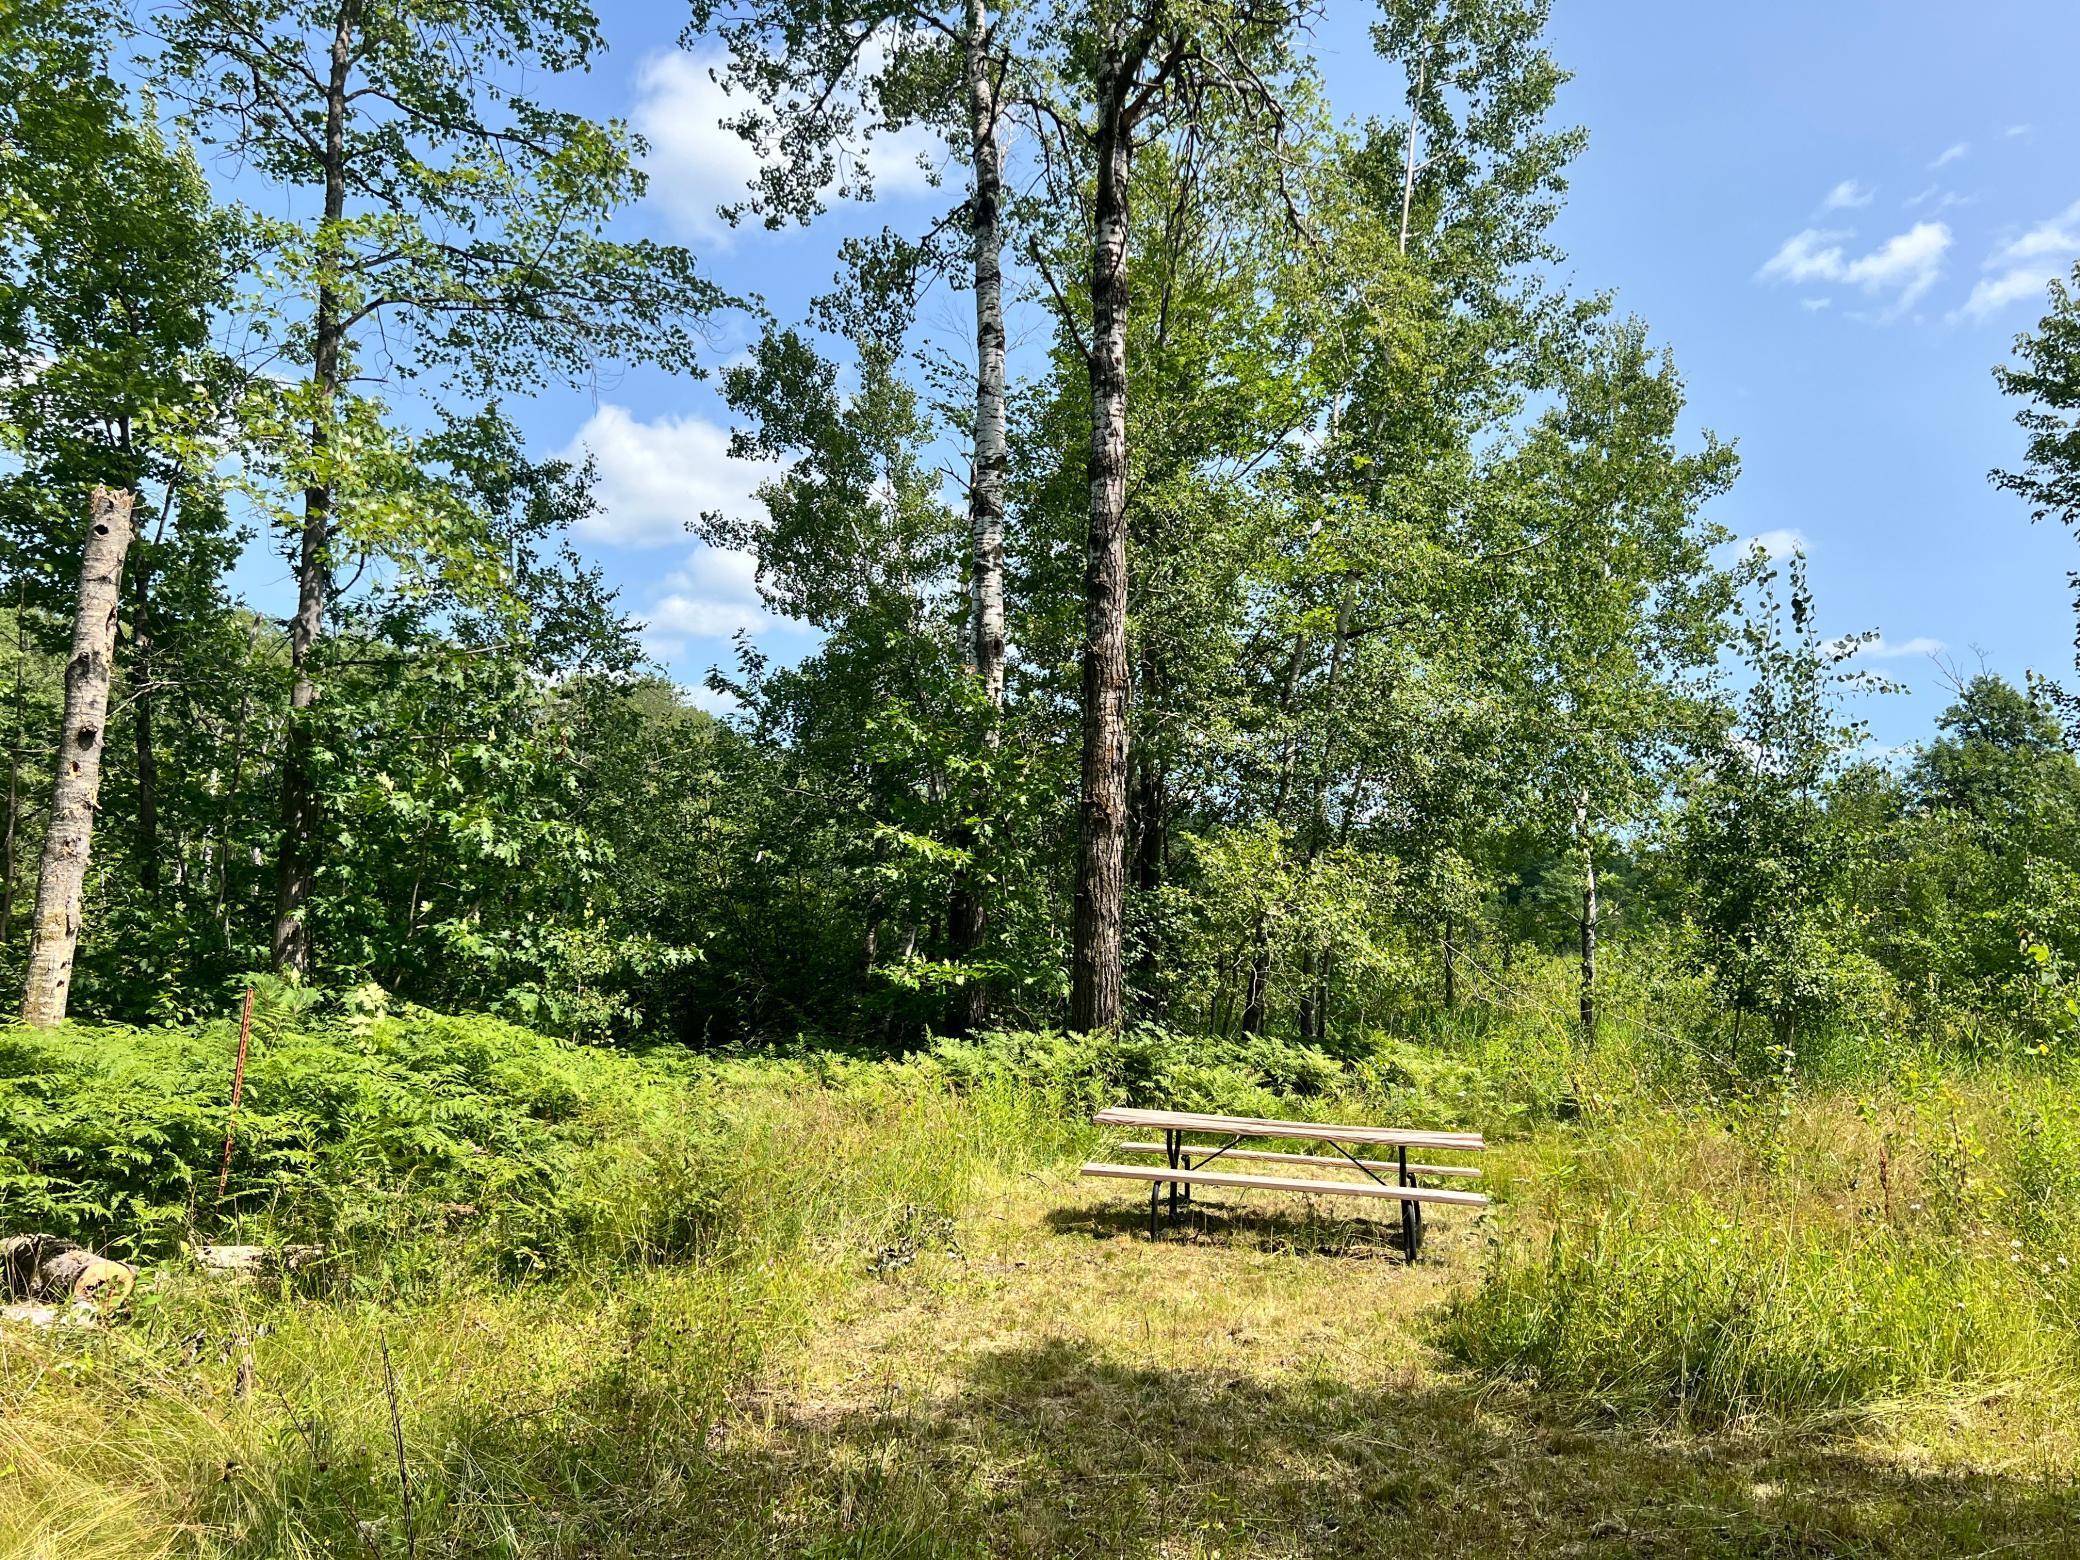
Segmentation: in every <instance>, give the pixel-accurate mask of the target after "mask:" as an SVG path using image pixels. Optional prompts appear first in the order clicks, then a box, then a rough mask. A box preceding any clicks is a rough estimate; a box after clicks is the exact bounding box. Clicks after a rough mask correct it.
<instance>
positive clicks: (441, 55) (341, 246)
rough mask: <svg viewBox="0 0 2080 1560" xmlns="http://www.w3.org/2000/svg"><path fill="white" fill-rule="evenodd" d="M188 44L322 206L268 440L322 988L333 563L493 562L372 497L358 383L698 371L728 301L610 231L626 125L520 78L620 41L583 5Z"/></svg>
mask: <svg viewBox="0 0 2080 1560" xmlns="http://www.w3.org/2000/svg"><path fill="white" fill-rule="evenodd" d="M165 39H166V49H165V60H164V64H165V70H166V74H167V77H168V79H169V81H170V82H171V84H172V85H173V87H174V90H175V91H176V92H177V93H178V94H179V95H180V96H181V98H182V99H183V100H184V102H185V104H186V107H187V111H188V117H189V120H190V122H191V123H192V124H193V125H194V126H195V127H196V129H197V132H198V133H199V134H201V135H202V136H203V137H204V138H205V139H208V140H211V141H213V142H216V143H218V144H222V145H224V146H226V147H227V148H229V149H230V150H232V151H233V152H235V153H237V154H238V155H240V156H242V157H244V158H245V159H247V160H248V161H249V163H250V164H251V165H252V166H253V167H255V168H256V169H257V170H258V171H259V172H260V173H261V174H263V175H265V176H266V177H268V178H271V179H273V180H274V181H276V182H277V183H279V184H281V185H283V186H285V187H287V188H290V189H292V190H295V191H298V192H300V193H301V194H303V195H305V196H307V197H309V198H310V199H311V200H312V201H313V202H314V203H315V210H314V211H313V213H312V215H311V216H310V217H308V218H307V219H297V218H271V219H268V220H266V221H261V222H256V224H255V227H256V231H257V232H258V234H259V235H260V237H261V239H262V241H263V242H264V244H265V245H266V246H267V247H268V249H269V250H270V251H271V254H272V258H273V260H274V262H275V264H276V267H277V269H278V272H279V274H281V275H282V276H283V277H285V278H286V280H287V291H288V296H287V298H286V299H285V300H284V301H283V303H282V324H283V334H282V335H281V338H280V343H279V344H280V350H281V353H282V356H283V357H284V358H285V359H286V360H287V361H288V362H289V363H290V364H293V365H295V366H296V367H297V368H298V369H299V370H300V371H301V374H302V376H303V377H302V381H301V383H300V384H299V385H298V386H297V387H295V388H294V389H293V390H290V391H287V392H285V393H283V394H281V395H279V396H278V397H276V398H275V401H276V404H275V405H274V406H273V407H272V408H271V409H270V411H269V413H268V423H269V430H268V431H269V433H270V435H271V437H272V439H273V441H274V443H275V445H276V449H277V462H278V465H277V470H278V474H279V476H280V477H281V478H282V480H283V481H284V483H285V485H287V486H288V487H290V488H291V489H292V490H293V491H294V492H295V493H297V494H298V495H299V497H300V515H299V516H298V517H296V518H295V519H294V520H293V522H292V529H293V532H294V536H295V541H294V547H293V553H294V558H293V563H294V568H295V573H296V580H297V603H296V611H295V614H294V616H293V617H292V618H291V620H290V625H289V655H290V663H291V667H292V670H293V677H292V686H291V693H290V701H289V702H290V722H289V731H288V745H287V749H286V752H285V755H284V762H283V769H282V783H281V804H282V805H281V812H282V824H281V845H280V849H279V852H278V864H277V904H276V912H275V927H274V935H273V940H272V941H273V958H274V962H275V964H276V965H277V967H279V968H282V969H285V970H288V971H291V972H294V973H304V972H307V971H308V970H309V968H310V964H311V948H310V942H309V937H308V932H307V928H306V905H307V902H308V900H309V899H310V896H311V893H312V890H313V886H314V882H315V872H316V865H317V864H316V861H315V859H314V854H313V852H314V847H315V842H316V839H317V835H318V829H319V813H318V800H317V784H316V766H317V755H316V753H315V752H314V749H313V745H312V741H313V721H312V718H311V717H310V715H309V713H308V712H309V710H310V708H311V706H312V704H313V702H314V701H315V700H316V698H317V696H318V689H319V682H318V675H319V671H320V665H319V652H320V641H321V639H322V637H323V635H324V633H325V631H326V622H327V614H328V610H329V609H330V607H331V605H332V602H333V597H334V594H335V592H334V573H335V570H336V569H338V568H340V567H341V566H343V565H344V564H345V563H346V562H348V561H349V560H350V559H351V558H352V557H353V556H354V555H355V554H361V555H364V556H365V555H367V554H369V553H371V552H387V553H389V554H391V555H393V556H400V557H403V558H406V559H412V558H423V557H426V556H429V555H432V556H436V557H437V556H439V555H441V554H442V553H443V552H445V553H446V554H448V556H450V557H451V558H457V557H461V558H467V555H468V554H469V552H470V541H469V539H468V538H467V536H466V535H464V536H457V535H456V534H455V521H456V518H457V517H456V515H455V513H454V512H453V511H449V510H444V509H441V508H439V507H436V508H434V509H432V510H430V511H424V512H419V513H411V512H405V513H402V514H401V513H400V512H399V506H398V504H397V503H396V501H395V499H394V498H393V497H392V496H391V495H390V494H388V493H385V492H383V491H380V490H379V489H377V488H375V487H373V486H371V485H368V484H365V483H363V484H361V485H360V486H359V487H358V488H356V486H355V484H356V483H357V482H358V481H359V479H360V475H361V474H360V472H359V471H358V469H357V468H358V467H359V466H360V465H362V464H364V463H366V460H367V453H368V452H367V446H368V445H370V444H371V443H372V442H377V441H378V432H377V427H378V425H379V423H380V416H379V409H378V408H374V407H371V406H367V405H360V404H357V401H358V399H359V398H358V397H357V395H356V393H355V391H354V388H353V387H354V386H355V384H356V383H357V382H358V381H359V380H360V379H361V378H362V376H364V375H366V374H368V373H369V372H371V371H372V370H373V369H376V368H378V367H380V366H381V365H380V364H377V363H374V362H370V361H364V359H365V358H366V357H367V355H368V353H367V349H368V348H369V346H370V345H371V343H372V344H373V348H374V351H375V353H376V354H377V355H378V356H379V357H382V356H387V359H388V366H389V367H390V368H391V369H392V370H394V372H396V373H397V374H398V375H399V376H400V377H404V378H412V379H417V378H421V377H422V376H423V377H428V378H430V379H431V380H432V381H433V382H434V384H435V386H436V390H438V388H439V387H440V386H443V385H446V386H453V387H456V388H459V389H462V390H464V391H470V390H482V389H484V388H486V387H489V386H494V385H496V386H503V387H506V388H509V389H517V388H525V387H527V386H529V385H532V384H535V383H539V382H540V381H542V380H543V379H544V378H546V377H550V376H556V375H560V376H578V375H582V374H585V373H589V372H591V371H592V369H593V368H594V367H595V365H596V364H597V362H598V361H599V360H600V359H601V358H620V359H647V360H653V361H657V362H660V363H662V364H664V365H666V366H668V367H676V368H689V367H691V366H693V363H694V359H695V354H696V351H697V349H698V347H699V345H700V340H699V336H698V331H697V322H698V321H699V320H700V319H701V318H702V317H704V316H706V315H707V314H709V313H711V312H712V311H714V310H715V309H716V308H718V307H720V306H721V305H722V304H723V303H724V302H725V300H724V298H723V297H722V295H721V294H720V293H719V292H718V291H717V290H716V289H715V288H714V287H713V286H712V285H710V284H708V283H706V282H704V281H702V280H701V279H700V278H699V277H698V276H697V275H696V274H695V270H694V264H693V259H692V257H691V256H690V255H689V254H687V253H686V252H685V251H684V250H681V249H678V248H675V247H671V246H667V245H659V244H654V243H648V242H637V243H627V242H621V241H617V240H612V239H609V238H606V237H605V236H604V234H603V230H604V227H605V225H606V223H607V221H608V219H609V218H610V217H611V216H612V214H613V213H614V212H615V211H616V210H617V209H619V208H620V207H622V206H623V205H625V204H626V203H627V202H629V201H630V200H632V199H633V198H635V197H636V196H637V195H638V194H640V192H641V189H642V184H643V176H642V174H641V172H640V170H639V169H638V167H637V164H636V153H637V151H638V150H639V148H637V147H636V145H635V144H634V143H633V142H632V141H631V140H630V139H629V137H628V136H627V135H626V133H625V132H623V131H622V130H621V129H619V127H616V126H608V125H600V124H596V123H594V122H592V121H590V120H587V119H585V118H583V117H582V116H579V115H576V114H572V113H569V112H566V111H563V110H559V109H555V108H552V107H549V106H547V105H545V104H543V103H541V102H538V101H536V100H534V99H532V98H530V97H528V96H525V95H523V94H522V93H520V92H518V91H517V90H515V89H514V87H513V86H512V84H511V83H512V82H513V80H514V79H515V77H516V76H517V75H518V74H520V73H523V72H526V71H529V70H541V71H546V72H549V73H555V72H559V71H564V70H574V69H580V68H583V67H584V66H585V65H586V64H588V63H589V61H590V60H591V59H592V57H593V56H594V55H595V54H596V53H597V52H598V51H599V49H600V47H601V42H600V36H599V31H598V26H597V23H596V21H595V19H594V18H593V16H592V14H591V13H590V12H589V11H587V10H585V9H584V8H583V7H572V6H564V5H559V4H555V3H553V0H487V3H484V4H478V5H472V6H468V7H464V8H461V9H459V10H458V9H457V8H456V7H453V6H449V5H443V4H438V3H434V0H257V3H247V0H189V3H188V4H186V5H184V6H183V8H182V9H181V10H179V11H178V12H177V13H175V14H174V15H173V16H172V17H171V18H170V19H169V20H168V22H167V25H166V29H165ZM292 435H293V437H292ZM357 498H358V500H359V501H358V502H351V501H349V500H353V499H357ZM479 563H480V560H479Z"/></svg>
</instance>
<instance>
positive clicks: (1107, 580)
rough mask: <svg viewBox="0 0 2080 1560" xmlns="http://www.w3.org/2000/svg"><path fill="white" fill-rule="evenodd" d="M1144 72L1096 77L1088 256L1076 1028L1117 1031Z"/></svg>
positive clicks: (1110, 67) (1124, 64)
mask: <svg viewBox="0 0 2080 1560" xmlns="http://www.w3.org/2000/svg"><path fill="white" fill-rule="evenodd" d="M1134 73H1135V65H1134V64H1132V63H1130V62H1129V61H1127V60H1125V59H1122V58H1121V57H1120V56H1119V55H1118V54H1112V55H1109V56H1108V57H1107V58H1106V59H1105V61H1104V62H1103V64H1102V65H1101V66H1100V68H1099V73H1098V83H1097V101H1098V134H1097V199H1096V213H1095V215H1096V222H1095V229H1094V235H1095V236H1094V240H1093V243H1092V245H1091V275H1090V291H1091V352H1090V385H1091V447H1090V502H1091V512H1090V531H1089V534H1088V536H1087V538H1086V544H1085V558H1084V618H1083V623H1084V645H1083V783H1082V790H1081V795H1080V796H1079V798H1078V805H1077V831H1076V833H1077V838H1076V915H1075V928H1074V951H1073V960H1072V966H1071V970H1070V983H1069V1027H1070V1028H1071V1029H1074V1030H1079V1031H1090V1030H1098V1029H1116V1028H1118V1027H1119V1021H1120V988H1121V978H1120V976H1121V971H1120V955H1121V922H1122V919H1123V916H1124V914H1125V899H1126V871H1125V869H1126V861H1125V847H1126V834H1127V828H1126V825H1127V533H1126V491H1127V302H1128V298H1127V193H1128V192H1127V181H1128V177H1129V175H1130V173H1131V172H1132V165H1133V126H1132V124H1131V123H1130V121H1129V116H1128V113H1127V92H1128V87H1129V84H1130V82H1131V79H1132V77H1133V75H1134Z"/></svg>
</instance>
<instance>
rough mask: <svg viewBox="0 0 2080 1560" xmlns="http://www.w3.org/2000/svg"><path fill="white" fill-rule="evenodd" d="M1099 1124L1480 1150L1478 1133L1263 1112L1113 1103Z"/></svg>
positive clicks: (1097, 1119) (1100, 1115)
mask: <svg viewBox="0 0 2080 1560" xmlns="http://www.w3.org/2000/svg"><path fill="white" fill-rule="evenodd" d="M1091 1120H1093V1121H1095V1122H1096V1123H1097V1124H1098V1125H1099V1126H1101V1127H1155V1128H1157V1129H1159V1130H1162V1131H1168V1132H1226V1133H1231V1134H1239V1135H1241V1136H1243V1137H1275V1138H1311V1139H1313V1140H1314V1141H1315V1142H1318V1143H1376V1144H1383V1145H1385V1146H1387V1147H1390V1148H1443V1149H1458V1150H1460V1151H1462V1152H1465V1153H1478V1152H1479V1151H1480V1150H1482V1149H1484V1148H1486V1147H1487V1146H1488V1143H1487V1140H1486V1139H1485V1138H1483V1137H1482V1136H1481V1135H1480V1134H1479V1133H1478V1132H1416V1131H1411V1130H1409V1129H1407V1128H1404V1127H1351V1126H1338V1125H1337V1124H1335V1123H1333V1122H1322V1121H1272V1120H1270V1119H1268V1118H1266V1117H1263V1116H1206V1115H1201V1114H1199V1113H1197V1112H1194V1111H1186V1110H1136V1109H1133V1108H1131V1107H1129V1106H1125V1105H1112V1106H1108V1107H1107V1108H1106V1109H1104V1110H1101V1111H1099V1112H1098V1113H1097V1115H1095V1116H1093V1117H1091Z"/></svg>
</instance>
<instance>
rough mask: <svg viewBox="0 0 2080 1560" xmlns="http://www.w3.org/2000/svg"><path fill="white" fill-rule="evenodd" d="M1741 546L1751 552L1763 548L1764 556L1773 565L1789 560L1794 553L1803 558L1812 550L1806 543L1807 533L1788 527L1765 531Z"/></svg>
mask: <svg viewBox="0 0 2080 1560" xmlns="http://www.w3.org/2000/svg"><path fill="white" fill-rule="evenodd" d="M1741 545H1742V547H1743V548H1744V549H1745V550H1749V551H1752V550H1754V549H1755V548H1758V547H1759V548H1761V549H1762V555H1763V556H1764V557H1765V558H1767V559H1769V561H1770V562H1771V563H1775V562H1776V561H1777V560H1778V559H1780V558H1788V557H1790V556H1791V555H1792V554H1793V553H1798V554H1799V555H1801V556H1803V555H1804V554H1805V553H1807V552H1809V551H1811V550H1812V549H1811V545H1810V544H1809V543H1808V542H1807V541H1806V534H1805V532H1803V531H1794V530H1791V529H1789V528H1788V527H1780V528H1778V529H1777V530H1774V531H1764V532H1763V533H1762V534H1761V535H1760V536H1751V537H1749V538H1748V539H1747V541H1745V542H1744V543H1742V544H1741Z"/></svg>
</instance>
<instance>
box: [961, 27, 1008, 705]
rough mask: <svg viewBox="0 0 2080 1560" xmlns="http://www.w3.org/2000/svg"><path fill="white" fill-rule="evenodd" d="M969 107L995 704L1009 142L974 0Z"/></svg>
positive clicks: (982, 506) (979, 541)
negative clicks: (1002, 137)
mask: <svg viewBox="0 0 2080 1560" xmlns="http://www.w3.org/2000/svg"><path fill="white" fill-rule="evenodd" d="M967 77H968V112H969V118H970V121H971V132H972V135H973V138H974V150H973V155H974V162H975V189H974V194H973V198H972V201H971V203H970V206H969V232H970V234H971V235H972V237H973V240H974V246H975V468H974V471H973V473H972V477H971V480H970V482H969V485H968V527H969V532H970V536H971V540H972V543H973V548H974V558H973V561H972V569H973V578H972V582H971V583H972V589H973V594H974V628H973V633H974V641H975V643H974V653H975V673H976V675H977V676H978V677H980V678H981V679H982V689H983V692H984V694H985V695H986V696H987V697H988V699H989V702H990V706H991V708H993V709H1001V708H1003V705H1004V489H1005V484H1006V482H1007V480H1008V478H1009V475H1010V470H1011V455H1010V451H1009V448H1008V446H1007V445H1006V442H1005V437H1004V350H1005V337H1004V262H1003V251H1004V234H1003V227H1002V221H1001V209H1002V206H1003V198H1004V149H1003V147H1002V146H1001V145H1000V144H999V141H998V137H997V125H998V114H999V105H998V103H997V93H996V87H995V84H994V83H993V82H992V81H991V80H990V74H989V20H988V17H987V15H986V14H985V10H984V6H983V0H968V20H967Z"/></svg>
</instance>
